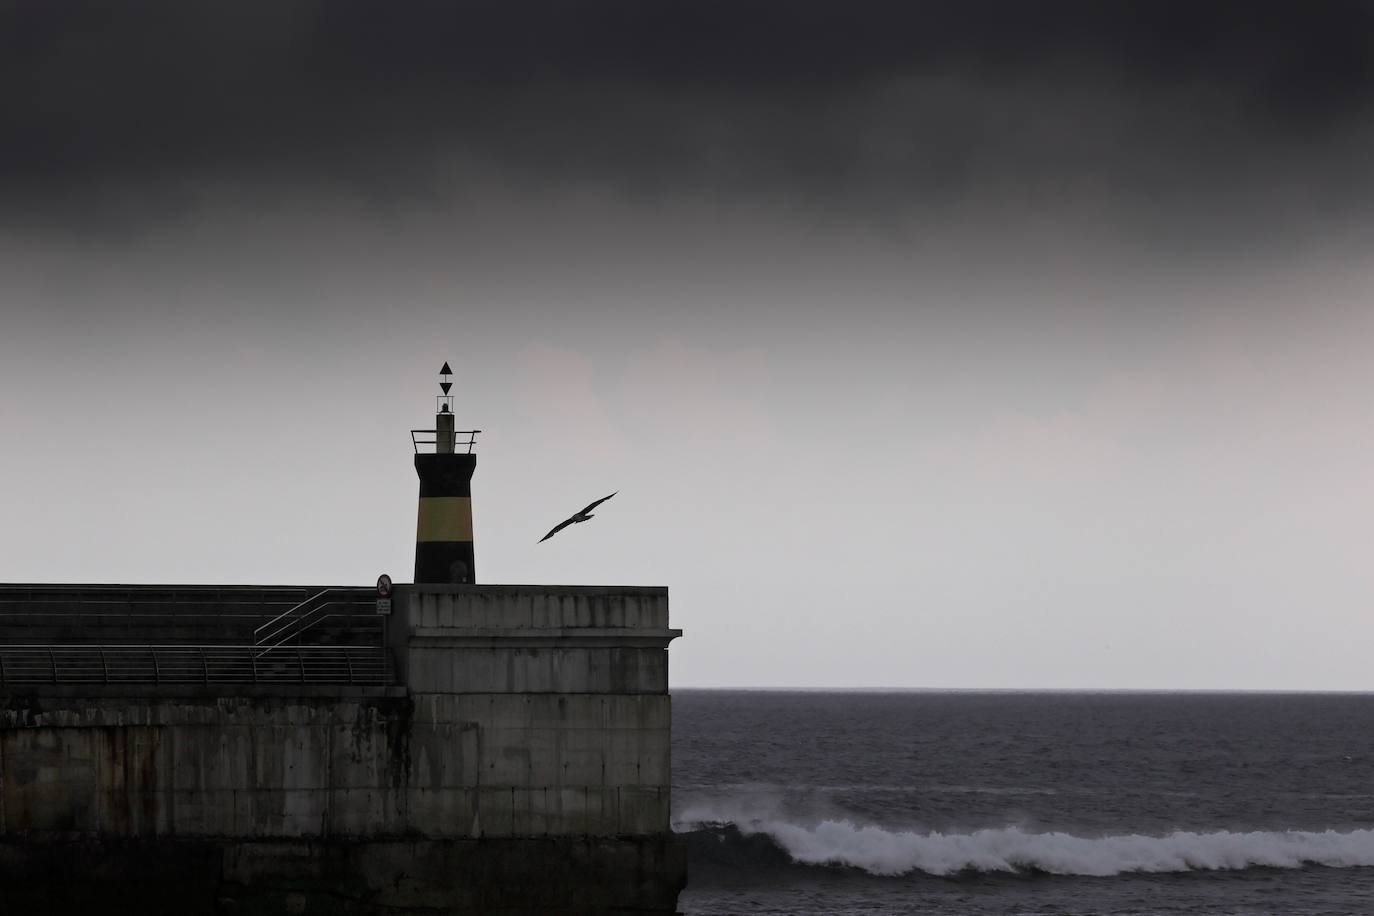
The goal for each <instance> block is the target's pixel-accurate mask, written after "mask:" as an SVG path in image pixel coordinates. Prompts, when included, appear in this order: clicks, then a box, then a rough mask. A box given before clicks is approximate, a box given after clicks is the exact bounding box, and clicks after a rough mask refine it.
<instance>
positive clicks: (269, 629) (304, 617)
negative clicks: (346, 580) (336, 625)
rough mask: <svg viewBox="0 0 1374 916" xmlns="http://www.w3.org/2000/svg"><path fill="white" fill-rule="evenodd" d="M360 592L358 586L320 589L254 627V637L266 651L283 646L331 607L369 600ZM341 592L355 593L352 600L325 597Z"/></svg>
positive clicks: (316, 621)
mask: <svg viewBox="0 0 1374 916" xmlns="http://www.w3.org/2000/svg"><path fill="white" fill-rule="evenodd" d="M358 592H359V589H356V588H327V589H325V590H324V591H322V592H316V593H315V594H313V595H311V596H310V597H309V598H306V599H305V600H304V601H302V602H301V603H300V604H298V605H296V606H295V607H293V608H291V609H290V610H287V611H283V612H282V613H281V614H278V615H277V616H276V617H273V618H272V619H271V620H269V621H268V622H267V623H264V624H263V625H262V626H260V627H258V628H257V629H256V630H254V631H253V641H254V643H256V644H257V646H258V648H259V649H260V650H261V651H262V652H270V651H271V650H273V649H276V648H279V647H280V646H282V645H284V644H285V643H286V642H288V641H289V640H292V639H294V638H296V637H297V636H299V635H301V634H302V633H304V632H305V631H306V630H308V629H310V628H311V627H313V626H314V625H315V624H317V623H319V622H320V621H321V620H324V619H325V618H326V617H328V616H329V614H327V613H325V612H326V611H328V610H329V609H330V608H334V607H338V606H340V605H351V606H354V607H360V606H362V605H364V604H366V602H364V601H362V600H360V599H359V598H357V597H356V595H357V593H358ZM339 593H348V594H351V595H353V596H354V597H352V598H351V599H350V600H338V599H334V600H324V599H326V598H328V597H329V596H330V595H337V594H339ZM260 654H261V653H260Z"/></svg>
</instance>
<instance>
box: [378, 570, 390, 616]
mask: <svg viewBox="0 0 1374 916" xmlns="http://www.w3.org/2000/svg"><path fill="white" fill-rule="evenodd" d="M377 613H378V614H390V613H391V577H390V576H388V575H387V574H386V573H382V574H381V575H380V576H378V577H377Z"/></svg>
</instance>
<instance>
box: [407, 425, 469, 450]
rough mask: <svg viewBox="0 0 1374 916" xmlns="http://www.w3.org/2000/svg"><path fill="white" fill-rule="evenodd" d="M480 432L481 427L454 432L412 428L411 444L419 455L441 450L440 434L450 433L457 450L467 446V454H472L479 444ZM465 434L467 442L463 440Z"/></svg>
mask: <svg viewBox="0 0 1374 916" xmlns="http://www.w3.org/2000/svg"><path fill="white" fill-rule="evenodd" d="M480 432H481V430H480V429H456V430H453V431H452V432H449V431H448V430H439V429H412V430H411V431H410V444H411V445H413V446H414V447H415V453H416V454H417V455H418V454H420V453H421V452H426V453H429V452H437V451H440V448H439V441H440V440H439V436H440V435H441V434H448V435H451V436H453V444H454V451H455V452H456V451H457V450H458V449H459V448H463V447H464V446H466V448H467V454H469V455H471V454H472V450H473V448H474V447H475V446H476V445H477V434H478V433H480ZM464 436H466V437H467V441H466V442H464V441H463V437H464Z"/></svg>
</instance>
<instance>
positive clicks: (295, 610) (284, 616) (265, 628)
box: [253, 586, 360, 643]
mask: <svg viewBox="0 0 1374 916" xmlns="http://www.w3.org/2000/svg"><path fill="white" fill-rule="evenodd" d="M358 591H360V589H357V588H348V587H346V586H341V587H339V588H326V589H324V590H323V591H319V592H315V594H313V595H311V596H310V597H308V598H306V599H305V600H304V601H301V602H300V603H298V604H295V605H293V606H291V607H289V608H287V609H286V610H284V611H282V612H281V613H280V614H278V615H277V616H276V617H273V618H272V619H271V620H269V621H267V622H266V623H264V624H262V625H261V626H259V627H256V628H254V630H253V641H254V642H256V643H262V642H264V641H266V640H268V639H271V638H272V637H273V636H275V635H276V634H275V632H274V628H277V627H278V626H279V625H280V624H281V623H282V621H284V620H289V618H291V617H295V616H299V615H301V614H304V613H308V612H307V611H306V610H305V608H307V607H308V606H309V605H311V604H314V603H315V602H316V601H318V600H319V599H320V598H323V597H325V596H326V595H330V594H337V593H339V592H358ZM264 634H267V635H264Z"/></svg>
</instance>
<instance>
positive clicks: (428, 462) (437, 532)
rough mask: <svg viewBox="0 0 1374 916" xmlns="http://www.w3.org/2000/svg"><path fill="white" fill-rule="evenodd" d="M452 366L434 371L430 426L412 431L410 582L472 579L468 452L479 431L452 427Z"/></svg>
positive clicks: (473, 462)
mask: <svg viewBox="0 0 1374 916" xmlns="http://www.w3.org/2000/svg"><path fill="white" fill-rule="evenodd" d="M452 376H453V370H451V369H450V368H449V365H448V363H447V362H445V363H444V367H443V368H442V369H440V370H439V389H440V391H441V392H442V393H441V394H439V395H438V396H437V397H436V398H435V412H434V429H413V430H411V431H410V438H411V443H412V444H413V445H414V447H415V473H416V474H418V475H419V477H420V504H419V511H418V513H417V520H416V525H415V582H416V583H417V584H430V585H432V584H452V585H470V584H472V583H473V582H475V581H477V573H476V563H475V561H474V558H473V550H472V472H473V471H474V470H476V469H477V456H476V455H474V454H473V453H472V450H473V447H474V446H475V444H476V441H477V434H478V433H479V432H481V430H477V429H474V430H464V431H458V430H455V429H454V420H453V395H451V394H450V393H449V392H450V391H451V390H452V388H453V382H452Z"/></svg>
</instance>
